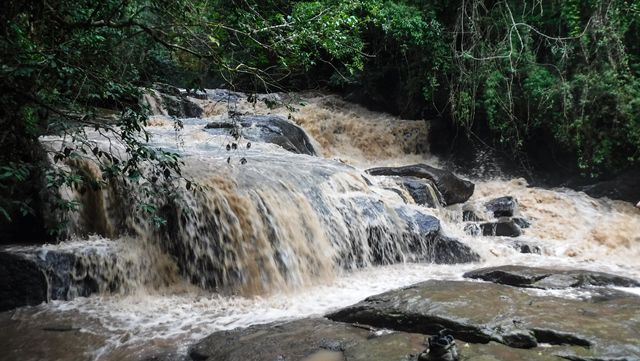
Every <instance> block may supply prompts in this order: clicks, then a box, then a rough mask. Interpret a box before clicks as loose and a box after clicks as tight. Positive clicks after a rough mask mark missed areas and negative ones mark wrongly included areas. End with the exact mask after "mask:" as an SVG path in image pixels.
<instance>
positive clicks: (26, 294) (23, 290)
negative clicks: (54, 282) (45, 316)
mask: <svg viewBox="0 0 640 361" xmlns="http://www.w3.org/2000/svg"><path fill="white" fill-rule="evenodd" d="M0 279H1V280H2V282H1V283H0V312H2V311H6V310H10V309H13V308H16V307H21V306H33V305H37V304H40V303H42V302H44V301H46V300H47V279H46V276H45V274H44V272H43V271H42V269H41V268H40V267H38V266H37V265H36V264H35V263H34V262H31V261H29V260H27V259H25V258H22V257H18V256H15V255H12V254H10V253H5V252H2V253H0Z"/></svg>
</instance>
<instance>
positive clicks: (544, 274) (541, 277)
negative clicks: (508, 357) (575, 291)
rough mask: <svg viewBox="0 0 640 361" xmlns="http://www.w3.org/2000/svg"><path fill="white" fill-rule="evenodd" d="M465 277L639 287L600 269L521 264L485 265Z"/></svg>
mask: <svg viewBox="0 0 640 361" xmlns="http://www.w3.org/2000/svg"><path fill="white" fill-rule="evenodd" d="M464 277H465V278H474V279H481V280H484V281H489V282H494V283H500V284H504V285H509V286H515V287H530V288H540V289H563V288H570V287H587V286H618V287H640V282H638V281H636V280H634V279H631V278H627V277H621V276H616V275H613V274H609V273H604V272H593V271H586V270H552V269H546V268H535V267H525V266H499V267H488V268H482V269H478V270H474V271H471V272H467V273H465V274H464Z"/></svg>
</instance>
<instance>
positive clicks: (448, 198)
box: [367, 164, 475, 205]
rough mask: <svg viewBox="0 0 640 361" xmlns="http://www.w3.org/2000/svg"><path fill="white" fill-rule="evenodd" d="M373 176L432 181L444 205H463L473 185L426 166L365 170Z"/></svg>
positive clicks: (449, 173)
mask: <svg viewBox="0 0 640 361" xmlns="http://www.w3.org/2000/svg"><path fill="white" fill-rule="evenodd" d="M367 173H369V174H371V175H374V176H379V175H383V176H398V177H416V178H422V179H428V180H430V181H432V182H433V183H434V184H435V185H436V188H437V189H438V191H439V192H440V193H441V194H442V196H443V198H444V203H445V204H446V205H451V204H456V203H464V202H466V201H467V200H468V199H469V198H470V197H471V195H473V190H474V188H475V185H474V184H473V183H471V182H469V181H467V180H464V179H461V178H458V177H457V176H456V175H454V174H453V173H451V172H449V171H447V170H443V169H438V168H434V167H431V166H429V165H426V164H414V165H407V166H404V167H379V168H371V169H368V170H367Z"/></svg>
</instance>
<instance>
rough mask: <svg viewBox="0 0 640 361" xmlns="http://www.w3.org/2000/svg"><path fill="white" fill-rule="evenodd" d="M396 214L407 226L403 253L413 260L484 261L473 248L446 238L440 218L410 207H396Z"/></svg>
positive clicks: (440, 262)
mask: <svg viewBox="0 0 640 361" xmlns="http://www.w3.org/2000/svg"><path fill="white" fill-rule="evenodd" d="M395 212H396V214H397V215H398V216H399V217H400V218H402V219H403V220H404V221H405V222H406V223H407V232H406V233H405V234H404V235H403V237H402V238H403V244H405V245H406V246H405V249H403V253H404V254H405V256H409V260H410V261H414V262H432V263H436V264H455V263H469V262H478V261H480V256H479V255H478V254H477V253H476V252H474V251H473V250H472V249H471V248H470V247H469V246H467V245H466V244H464V243H462V242H460V241H458V240H456V239H453V238H449V237H446V236H444V235H442V233H441V228H440V221H439V220H438V219H437V218H435V217H433V216H431V215H428V214H425V213H421V212H416V211H414V210H412V209H410V208H408V207H399V208H396V209H395ZM373 244H380V242H373Z"/></svg>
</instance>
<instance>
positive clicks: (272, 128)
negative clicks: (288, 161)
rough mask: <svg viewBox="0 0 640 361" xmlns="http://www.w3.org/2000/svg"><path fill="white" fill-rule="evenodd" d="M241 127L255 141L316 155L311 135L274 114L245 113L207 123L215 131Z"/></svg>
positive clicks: (246, 135)
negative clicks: (230, 118)
mask: <svg viewBox="0 0 640 361" xmlns="http://www.w3.org/2000/svg"><path fill="white" fill-rule="evenodd" d="M238 128H239V131H240V132H241V134H242V136H243V137H244V138H246V139H248V140H251V141H255V142H265V143H273V144H276V145H279V146H281V147H282V148H284V149H286V150H288V151H290V152H292V153H298V154H308V155H316V151H315V149H314V148H313V145H312V144H311V140H310V139H309V136H307V134H306V133H305V132H304V130H303V129H302V128H300V127H299V126H297V125H296V124H294V123H292V122H290V121H288V120H287V119H285V118H283V117H279V116H274V115H244V116H238V117H236V118H235V121H233V120H229V119H227V120H218V121H213V122H211V123H209V124H207V126H206V129H208V130H209V131H210V132H213V133H221V134H222V132H226V133H228V132H230V131H231V132H233V131H235V130H236V129H238Z"/></svg>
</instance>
